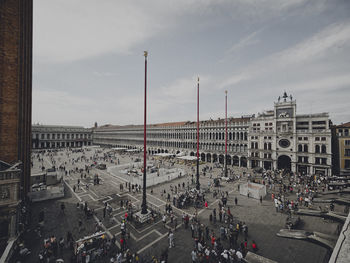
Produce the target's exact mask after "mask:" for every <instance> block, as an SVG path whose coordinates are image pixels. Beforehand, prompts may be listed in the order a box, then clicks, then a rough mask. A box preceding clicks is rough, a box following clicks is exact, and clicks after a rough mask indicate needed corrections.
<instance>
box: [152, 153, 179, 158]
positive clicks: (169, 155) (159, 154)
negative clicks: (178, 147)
mask: <svg viewBox="0 0 350 263" xmlns="http://www.w3.org/2000/svg"><path fill="white" fill-rule="evenodd" d="M174 155H175V154H171V153H156V154H154V156H160V157H171V156H174Z"/></svg>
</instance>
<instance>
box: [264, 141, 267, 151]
mask: <svg viewBox="0 0 350 263" xmlns="http://www.w3.org/2000/svg"><path fill="white" fill-rule="evenodd" d="M264 150H267V143H266V142H265V143H264Z"/></svg>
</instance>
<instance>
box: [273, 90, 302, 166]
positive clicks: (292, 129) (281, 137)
mask: <svg viewBox="0 0 350 263" xmlns="http://www.w3.org/2000/svg"><path fill="white" fill-rule="evenodd" d="M274 122H275V123H274V124H275V127H276V130H275V133H276V134H275V140H276V141H275V145H276V164H275V167H276V168H277V169H286V170H292V171H295V168H296V162H297V158H296V147H297V138H296V101H295V100H293V97H292V95H289V96H288V95H287V93H286V92H284V93H283V96H282V99H281V97H278V101H277V102H275V105H274Z"/></svg>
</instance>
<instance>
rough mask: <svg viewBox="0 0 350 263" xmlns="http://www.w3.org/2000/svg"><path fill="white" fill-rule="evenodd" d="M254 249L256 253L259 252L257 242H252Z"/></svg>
mask: <svg viewBox="0 0 350 263" xmlns="http://www.w3.org/2000/svg"><path fill="white" fill-rule="evenodd" d="M252 249H253V251H254V252H256V251H258V246H257V245H256V243H255V241H254V240H253V242H252Z"/></svg>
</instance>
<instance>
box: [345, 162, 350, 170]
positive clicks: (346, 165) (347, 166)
mask: <svg viewBox="0 0 350 263" xmlns="http://www.w3.org/2000/svg"><path fill="white" fill-rule="evenodd" d="M344 168H345V169H350V160H345V165H344Z"/></svg>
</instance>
